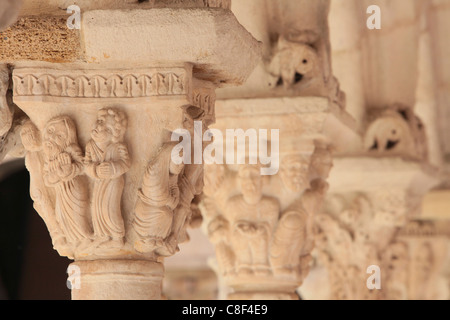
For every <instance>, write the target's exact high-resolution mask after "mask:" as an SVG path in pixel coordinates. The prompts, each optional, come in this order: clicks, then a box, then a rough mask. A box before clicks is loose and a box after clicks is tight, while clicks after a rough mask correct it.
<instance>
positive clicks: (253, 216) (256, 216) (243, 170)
mask: <svg viewBox="0 0 450 320" xmlns="http://www.w3.org/2000/svg"><path fill="white" fill-rule="evenodd" d="M238 177H239V181H240V184H241V191H242V195H239V196H235V197H233V198H231V199H230V200H229V202H228V206H227V208H226V212H225V216H226V217H227V219H228V220H229V221H230V225H231V233H232V235H231V239H232V248H233V251H234V253H235V256H236V268H237V272H238V273H240V274H253V273H255V274H270V272H271V271H270V264H269V245H270V241H271V239H272V235H273V233H274V231H275V226H276V224H277V221H278V217H279V212H280V206H279V203H278V201H277V200H276V199H275V198H271V197H267V196H263V193H262V178H261V175H260V168H259V166H257V165H244V166H241V167H240V168H239V173H238Z"/></svg>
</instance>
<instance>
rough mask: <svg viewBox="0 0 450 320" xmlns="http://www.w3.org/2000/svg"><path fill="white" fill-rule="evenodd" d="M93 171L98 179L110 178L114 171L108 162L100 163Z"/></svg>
mask: <svg viewBox="0 0 450 320" xmlns="http://www.w3.org/2000/svg"><path fill="white" fill-rule="evenodd" d="M95 171H96V173H97V176H98V177H99V178H100V179H111V178H112V175H113V173H114V170H113V168H112V165H111V164H110V163H109V162H103V163H100V164H99V165H98V166H97V168H96V169H95Z"/></svg>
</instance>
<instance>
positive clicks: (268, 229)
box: [201, 97, 349, 299]
mask: <svg viewBox="0 0 450 320" xmlns="http://www.w3.org/2000/svg"><path fill="white" fill-rule="evenodd" d="M280 100H281V99H280ZM277 103H278V104H277ZM274 104H277V105H278V106H279V107H280V108H277V109H274V108H273V105H274ZM217 105H218V106H220V108H218V110H217V114H216V117H217V123H216V124H215V125H214V126H213V127H214V128H215V129H218V130H219V131H221V132H226V129H232V128H236V129H238V128H239V129H242V130H244V131H246V130H251V129H252V128H256V129H258V130H261V129H267V130H268V131H270V130H271V129H277V130H279V141H275V140H277V139H278V138H276V136H271V137H269V136H264V137H261V136H259V139H261V138H263V141H259V143H263V144H267V145H268V149H269V150H270V151H269V152H272V158H271V160H272V161H273V162H275V163H278V164H279V168H278V169H279V170H277V172H276V174H274V175H266V176H262V175H261V172H262V171H261V169H262V168H264V167H269V166H271V165H273V164H274V163H271V164H266V165H264V164H262V163H261V158H259V159H258V160H259V161H256V164H251V162H250V158H251V156H252V154H247V155H246V156H245V157H243V158H245V159H246V161H245V164H238V163H234V164H231V163H228V164H223V165H217V164H216V165H208V166H206V167H205V190H204V200H203V202H202V206H201V207H202V213H203V217H204V224H203V229H204V231H205V232H206V234H207V235H208V236H209V238H210V240H211V242H212V243H213V244H214V245H215V248H216V259H217V271H218V274H219V276H220V277H221V278H222V279H223V281H224V283H225V284H226V285H227V286H229V287H230V288H231V289H232V293H231V294H230V295H229V296H228V298H230V299H298V296H297V295H296V293H295V290H296V288H297V287H298V286H299V285H300V284H301V283H302V281H303V280H304V278H305V277H306V276H307V274H308V271H309V265H310V262H311V251H312V249H313V248H314V234H313V221H314V215H315V214H316V213H317V212H318V211H319V209H320V207H321V205H322V202H323V199H324V197H325V194H326V192H327V190H328V183H327V182H326V179H327V177H328V175H329V172H330V170H331V168H332V156H331V149H330V148H329V147H330V144H331V142H330V140H329V138H330V137H328V136H327V133H326V132H325V131H324V130H323V125H324V123H331V122H329V121H330V119H331V118H334V119H341V118H339V113H337V114H336V113H334V111H333V110H334V109H333V108H330V103H329V101H328V100H327V99H321V98H309V97H308V98H293V99H287V98H286V99H282V100H281V101H279V100H277V99H255V100H229V101H217ZM269 106H270V109H271V113H269ZM274 110H276V111H274ZM339 121H340V120H337V121H336V122H334V125H336V126H341V128H342V129H343V128H344V127H345V125H344V124H343V123H342V122H339ZM335 129H336V128H335ZM348 130H349V129H348ZM330 131H332V130H330ZM327 132H328V131H327ZM344 132H345V129H344ZM227 141H228V142H229V141H230V140H229V139H227ZM250 141H251V139H250ZM275 142H277V143H278V142H279V148H278V146H277V147H275V144H274V143H275ZM238 145H239V143H238ZM238 149H239V147H238V146H237V145H235V149H234V151H235V152H236V151H237V150H238ZM250 150H252V148H251V147H250V148H249V151H250ZM227 151H229V150H228V148H227ZM250 152H251V151H250ZM253 155H254V154H253ZM241 157H242V156H241ZM237 159H240V156H239V155H238V156H237Z"/></svg>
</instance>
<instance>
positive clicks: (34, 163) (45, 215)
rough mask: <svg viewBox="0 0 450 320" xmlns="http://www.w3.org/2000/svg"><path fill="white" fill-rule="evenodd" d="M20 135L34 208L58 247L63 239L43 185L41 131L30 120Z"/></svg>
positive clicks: (48, 192)
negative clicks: (24, 151)
mask: <svg viewBox="0 0 450 320" xmlns="http://www.w3.org/2000/svg"><path fill="white" fill-rule="evenodd" d="M20 136H21V140H22V144H23V146H24V148H25V150H26V151H27V153H26V155H25V166H26V168H27V169H28V172H29V173H30V196H31V199H32V200H33V202H34V208H35V209H36V211H37V212H38V213H39V215H40V216H41V218H42V219H43V220H44V221H45V223H46V225H47V228H48V230H49V232H50V236H51V238H52V240H53V246H54V247H55V249H58V248H59V247H60V244H62V243H64V242H65V241H64V237H63V235H62V234H61V232H60V230H59V227H58V223H57V221H56V218H55V206H54V201H52V198H51V196H50V191H49V189H48V188H47V187H46V186H45V183H44V179H43V177H44V174H43V168H44V165H45V162H44V158H43V157H42V155H41V153H40V151H42V137H41V133H40V132H39V130H38V129H37V128H36V126H35V125H34V124H33V123H32V122H31V121H27V122H25V123H24V124H23V126H22V127H21V132H20Z"/></svg>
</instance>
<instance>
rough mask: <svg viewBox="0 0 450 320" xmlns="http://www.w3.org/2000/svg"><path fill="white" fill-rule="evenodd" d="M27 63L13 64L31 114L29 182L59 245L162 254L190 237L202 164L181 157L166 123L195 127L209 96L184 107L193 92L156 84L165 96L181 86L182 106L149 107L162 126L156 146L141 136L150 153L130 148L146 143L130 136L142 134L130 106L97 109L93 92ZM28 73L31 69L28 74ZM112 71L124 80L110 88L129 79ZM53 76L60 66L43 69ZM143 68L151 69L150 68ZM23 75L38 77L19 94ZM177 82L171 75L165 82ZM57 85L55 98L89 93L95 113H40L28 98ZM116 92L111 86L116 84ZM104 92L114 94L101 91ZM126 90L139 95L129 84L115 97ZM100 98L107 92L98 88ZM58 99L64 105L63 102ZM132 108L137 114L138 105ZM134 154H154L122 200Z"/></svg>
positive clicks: (89, 252)
mask: <svg viewBox="0 0 450 320" xmlns="http://www.w3.org/2000/svg"><path fill="white" fill-rule="evenodd" d="M189 70H190V69H189V68H187V69H183V73H184V74H186V76H188V75H187V74H188V72H189ZM29 71H30V70H21V71H20V72H16V73H15V75H14V79H15V82H14V92H16V93H17V95H16V97H15V98H16V101H18V103H20V104H22V105H26V106H24V109H25V110H26V111H28V113H29V114H30V117H31V119H32V120H29V121H27V122H26V123H25V124H24V125H23V126H22V127H21V138H22V143H23V145H24V147H25V150H26V151H27V154H26V163H27V168H28V170H29V171H30V175H31V178H32V179H31V180H32V181H31V188H30V191H31V195H32V198H33V200H34V201H35V208H36V209H37V210H38V212H39V214H40V215H41V216H42V218H43V219H44V221H45V222H46V224H47V226H48V229H49V231H50V233H51V235H52V239H53V242H54V247H55V249H56V250H57V251H58V252H59V253H60V254H61V255H64V256H68V257H69V258H72V259H76V260H79V259H82V260H84V259H87V258H89V257H91V259H92V258H94V257H110V258H111V257H116V256H123V255H129V254H133V255H137V256H142V257H143V258H152V259H154V258H155V257H157V256H159V255H162V256H168V255H172V254H174V253H175V252H176V250H177V245H178V242H179V241H180V240H181V241H185V240H187V235H186V234H185V233H186V231H185V224H186V222H188V221H189V220H190V215H191V211H190V206H191V202H192V201H193V199H194V197H195V196H196V195H199V194H200V193H201V191H202V187H203V185H202V181H203V167H202V166H201V165H190V164H186V165H184V164H181V165H175V164H174V163H173V161H172V150H173V149H174V147H175V145H176V144H177V142H171V141H170V135H167V133H165V132H164V130H163V129H164V127H165V128H167V129H166V130H168V131H167V132H169V133H170V132H171V131H172V130H175V129H177V125H178V126H179V128H186V126H188V127H189V128H193V121H203V118H204V115H205V112H204V111H203V110H202V108H201V107H204V105H203V104H202V105H199V106H198V107H196V106H195V105H192V106H191V107H190V108H182V106H183V105H187V104H188V103H189V97H186V93H185V92H183V90H174V89H170V90H169V91H170V92H169V91H167V90H165V91H160V90H156V91H155V93H156V94H158V93H159V94H160V96H161V97H164V96H165V95H166V94H171V95H175V97H177V98H178V100H179V102H176V103H178V104H179V106H178V107H176V108H175V107H173V108H172V109H173V110H172V111H171V112H170V113H169V114H168V115H167V118H166V120H164V119H163V118H158V120H156V119H157V118H154V117H153V116H151V117H150V119H152V121H150V122H148V123H147V126H149V127H148V128H152V127H153V130H154V132H157V131H158V130H159V131H160V132H159V135H160V136H159V137H158V136H157V137H155V139H156V141H154V142H153V143H152V145H154V147H153V148H154V150H152V148H150V149H149V146H148V143H147V144H144V146H146V147H144V150H145V149H146V150H147V152H146V153H147V154H152V153H153V156H146V155H142V154H141V153H140V152H137V154H136V153H134V154H133V152H132V151H131V150H133V149H134V150H139V149H136V148H131V150H130V140H131V141H132V143H133V144H132V145H134V143H136V144H137V145H139V143H142V142H141V141H139V139H136V141H133V136H130V133H129V127H130V124H129V114H130V111H128V112H127V111H126V109H125V108H123V107H119V106H115V105H111V104H109V106H106V107H100V108H99V107H94V108H93V109H92V110H91V109H90V105H91V104H93V103H92V101H96V100H91V99H93V98H92V97H91V96H87V97H86V95H64V94H61V92H63V91H64V90H66V92H67V88H68V86H62V87H60V86H58V85H57V84H56V82H52V83H49V82H47V83H46V84H42V83H41V82H40V80H36V81H34V82H33V81H31V80H29V79H42V77H40V76H37V74H39V71H37V72H35V73H34V75H29ZM172 72H173V71H172V70H169V71H165V72H163V74H168V75H170V74H173V73H172ZM23 73H25V74H26V75H25V76H23V75H22V74H23ZM47 73H49V71H48V70H47ZM58 73H59V72H56V74H58ZM115 77H117V82H116V83H115V85H114V86H113V87H111V88H110V89H111V90H112V89H116V90H118V89H119V87H120V86H118V85H120V84H123V82H121V81H120V82H119V80H123V78H120V77H119V76H115V75H113V76H110V77H109V78H110V79H114V78H115ZM55 78H57V77H56V76H55V75H49V74H47V75H45V79H47V80H48V79H55ZM59 78H61V79H63V78H64V77H59ZM142 78H143V79H144V80H145V79H147V77H146V76H143V77H142ZM151 78H152V77H150V76H149V77H148V79H151ZM156 78H157V77H156ZM23 79H28V80H27V81H24V80H23ZM177 79H178V78H177ZM135 80H136V79H135ZM177 81H179V80H177ZM177 81H175V82H177ZM24 82H28V83H29V84H32V86H28V90H27V94H25V95H21V92H22V91H21V89H20V88H22V87H23V86H24ZM72 83H73V84H74V86H75V87H76V86H77V82H76V81H73V82H72V81H71V82H70V85H72ZM79 83H80V82H79ZM105 83H107V81H106V80H105ZM135 83H139V82H135ZM178 83H179V84H178V86H179V88H189V87H190V82H183V84H181V83H180V82H178ZM102 84H103V82H102ZM128 84H130V82H129V81H128ZM141 84H142V83H141ZM33 85H37V86H42V87H40V88H41V89H43V90H37V91H36V90H33V88H34V87H33ZM88 85H94V83H88ZM173 86H174V85H173V84H170V83H168V84H167V88H173ZM52 87H54V88H55V89H56V88H60V89H61V90H63V91H58V92H57V93H58V94H56V95H54V96H53V98H56V99H67V98H72V99H76V98H80V97H83V98H84V99H88V100H86V101H85V102H84V104H87V105H86V106H84V107H81V109H84V110H85V112H87V113H89V114H90V116H89V119H91V120H90V122H88V121H86V120H87V119H86V117H80V116H78V115H77V116H73V115H68V114H64V111H63V110H60V111H59V112H58V114H59V113H61V115H58V116H50V115H49V116H48V119H47V120H45V117H42V116H40V117H39V116H38V115H37V114H35V113H34V112H33V111H35V110H36V109H34V108H33V107H34V104H28V103H27V99H28V98H29V97H34V98H36V97H41V98H42V99H44V100H45V99H47V98H49V96H47V95H45V92H47V93H48V94H50V93H51V92H52V89H51V88H52ZM75 87H74V88H75ZM80 90H81V87H76V90H75V91H77V92H81V91H80ZM75 91H74V92H75ZM111 92H112V93H111V94H114V91H111ZM50 95H51V94H50ZM107 97H110V98H111V97H113V96H112V95H108V96H104V97H103V98H107ZM124 97H127V98H131V99H133V96H132V95H126V94H125V95H118V96H116V97H115V98H116V99H120V98H124ZM138 97H140V95H139V96H138ZM138 97H137V98H138ZM97 98H98V99H103V98H100V97H99V96H98V97H97ZM94 99H95V98H94ZM52 101H53V100H52ZM97 101H101V100H97ZM192 102H193V103H194V104H195V103H197V102H198V100H197V99H195V97H193V98H192ZM49 103H50V102H49ZM172 104H173V103H172ZM27 108H30V109H27ZM55 108H60V107H59V106H58V102H56V106H55ZM208 108H211V106H208ZM131 113H132V112H131ZM49 114H51V112H50V113H49ZM150 115H151V114H150ZM193 115H194V117H195V118H193ZM135 116H139V113H137V114H136V115H135ZM169 117H171V118H172V119H169ZM33 120H35V122H33ZM169 121H172V123H169ZM81 122H82V123H81ZM39 126H40V128H39ZM205 127H206V126H205ZM79 128H82V129H81V130H83V131H80V129H79ZM187 129H188V128H187ZM139 130H140V128H138V127H136V126H135V127H134V130H133V131H132V133H131V134H132V135H136V132H137V131H139ZM192 133H193V132H192ZM80 136H82V137H83V139H80ZM168 139H169V140H168ZM150 141H151V140H150ZM150 143H151V142H150ZM158 144H159V145H158ZM136 158H138V159H142V160H144V161H145V158H147V159H148V160H147V167H146V168H145V170H144V171H142V174H139V176H138V177H137V179H135V181H134V183H132V184H131V185H132V187H131V188H133V189H131V190H128V192H129V193H128V194H129V195H128V197H130V194H133V193H135V194H136V195H137V196H136V197H134V198H133V199H128V198H127V199H125V201H126V202H127V203H126V204H124V203H123V195H124V192H127V190H126V189H129V187H128V186H127V184H126V181H127V178H126V176H127V174H128V172H129V171H130V169H131V167H132V165H133V163H136ZM135 170H136V169H135ZM138 170H139V171H140V170H141V169H138ZM139 171H138V172H139ZM134 174H136V171H135V172H134ZM129 179H130V177H128V180H129ZM131 179H134V178H131ZM128 184H129V183H128ZM134 188H136V189H134ZM133 190H137V191H138V192H136V191H133ZM124 208H131V211H128V212H126V213H124V212H123V209H124Z"/></svg>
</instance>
